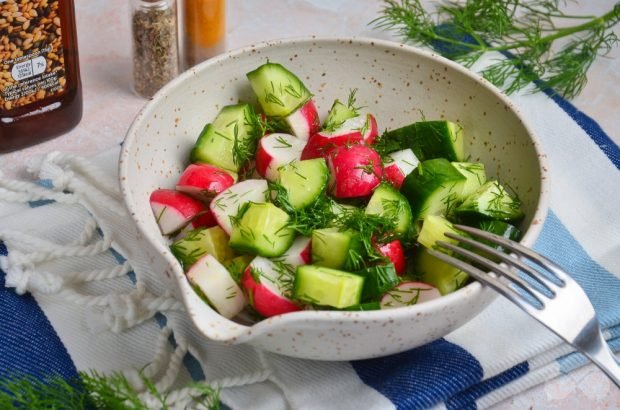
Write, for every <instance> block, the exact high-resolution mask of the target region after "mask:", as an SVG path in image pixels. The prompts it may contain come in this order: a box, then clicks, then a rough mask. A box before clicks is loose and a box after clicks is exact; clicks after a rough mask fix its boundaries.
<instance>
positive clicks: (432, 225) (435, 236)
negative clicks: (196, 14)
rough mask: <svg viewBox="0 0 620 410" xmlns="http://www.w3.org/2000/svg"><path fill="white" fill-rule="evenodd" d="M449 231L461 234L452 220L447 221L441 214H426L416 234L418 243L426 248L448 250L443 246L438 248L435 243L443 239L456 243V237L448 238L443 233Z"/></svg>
mask: <svg viewBox="0 0 620 410" xmlns="http://www.w3.org/2000/svg"><path fill="white" fill-rule="evenodd" d="M447 232H451V233H454V234H457V235H463V233H462V232H460V231H458V230H457V229H456V228H455V227H454V225H452V222H450V221H448V220H447V219H446V218H444V217H443V216H441V215H426V217H425V218H424V222H423V223H422V229H421V230H420V234H419V235H418V243H420V245H422V246H424V247H425V248H428V249H438V250H440V251H441V252H446V253H447V252H449V251H447V250H445V249H443V248H438V247H437V246H436V245H435V242H437V241H443V242H448V243H454V244H456V243H458V241H457V240H456V239H452V238H448V237H447V236H445V233H447Z"/></svg>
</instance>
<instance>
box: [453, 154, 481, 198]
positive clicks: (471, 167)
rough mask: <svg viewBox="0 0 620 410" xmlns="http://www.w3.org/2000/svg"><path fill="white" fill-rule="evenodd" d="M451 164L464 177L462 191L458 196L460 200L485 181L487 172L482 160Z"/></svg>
mask: <svg viewBox="0 0 620 410" xmlns="http://www.w3.org/2000/svg"><path fill="white" fill-rule="evenodd" d="M452 165H453V166H454V168H456V170H457V171H459V172H460V173H461V174H463V176H464V177H465V182H464V183H463V192H461V196H460V198H459V199H460V200H462V201H464V200H465V199H466V198H467V197H468V196H470V195H471V194H473V193H474V192H476V190H477V189H478V188H480V187H481V186H482V185H484V184H485V183H486V182H487V174H486V171H485V168H484V164H483V163H482V162H453V163H452Z"/></svg>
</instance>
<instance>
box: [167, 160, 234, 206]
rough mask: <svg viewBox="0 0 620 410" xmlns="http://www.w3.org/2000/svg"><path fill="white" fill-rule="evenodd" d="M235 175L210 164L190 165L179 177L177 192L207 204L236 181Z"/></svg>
mask: <svg viewBox="0 0 620 410" xmlns="http://www.w3.org/2000/svg"><path fill="white" fill-rule="evenodd" d="M236 179H237V178H236V175H232V174H231V173H230V172H229V171H224V170H223V169H221V168H218V167H215V166H213V165H210V164H191V165H189V166H188V167H187V168H185V171H183V173H182V174H181V176H180V177H179V180H178V181H177V185H176V189H177V191H181V192H184V193H186V194H188V195H191V196H193V197H194V198H196V199H199V200H202V201H206V202H209V201H210V200H211V199H212V198H213V197H214V196H215V195H217V194H219V193H220V192H222V191H223V190H225V189H226V188H228V187H229V186H231V185H233V184H234V183H235V181H236Z"/></svg>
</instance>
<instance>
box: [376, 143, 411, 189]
mask: <svg viewBox="0 0 620 410" xmlns="http://www.w3.org/2000/svg"><path fill="white" fill-rule="evenodd" d="M419 163H420V161H419V160H418V158H417V157H416V156H415V154H414V153H413V151H412V150H411V149H410V148H407V149H404V150H401V151H396V152H392V153H391V154H388V160H387V161H386V163H385V164H384V166H383V174H384V175H385V179H387V180H388V181H389V182H390V183H391V184H392V185H393V186H394V188H396V189H400V187H401V185H402V184H403V181H404V180H405V177H406V176H407V175H409V174H410V173H411V172H413V170H414V169H416V168H417V166H418V164H419Z"/></svg>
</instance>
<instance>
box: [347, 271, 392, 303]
mask: <svg viewBox="0 0 620 410" xmlns="http://www.w3.org/2000/svg"><path fill="white" fill-rule="evenodd" d="M355 273H356V274H357V275H360V276H363V277H364V289H363V291H362V300H372V299H374V300H377V299H378V298H379V296H381V295H383V294H384V293H385V292H387V291H388V290H390V289H392V288H393V287H394V286H396V285H398V283H399V282H400V278H399V277H398V274H397V273H396V269H394V264H392V263H388V264H386V265H377V266H371V267H369V268H366V269H363V270H361V271H357V272H355Z"/></svg>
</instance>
